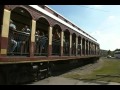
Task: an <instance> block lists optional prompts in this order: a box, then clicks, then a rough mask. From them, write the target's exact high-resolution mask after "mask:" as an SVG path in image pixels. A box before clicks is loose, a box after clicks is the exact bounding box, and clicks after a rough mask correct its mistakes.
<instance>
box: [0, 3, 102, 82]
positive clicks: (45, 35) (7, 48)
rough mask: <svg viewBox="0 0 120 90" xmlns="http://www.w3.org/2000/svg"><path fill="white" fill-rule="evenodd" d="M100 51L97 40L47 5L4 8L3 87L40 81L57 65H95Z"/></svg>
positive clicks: (0, 35) (0, 15) (0, 42)
mask: <svg viewBox="0 0 120 90" xmlns="http://www.w3.org/2000/svg"><path fill="white" fill-rule="evenodd" d="M10 22H12V23H13V24H12V25H11V26H12V29H11V28H10ZM14 25H15V26H16V28H15V29H13V27H15V26H14ZM24 27H25V28H24ZM26 27H27V28H28V29H26ZM23 28H24V29H23ZM11 33H12V34H11ZM99 51H100V46H99V44H98V43H97V40H96V39H94V38H93V37H92V36H90V35H89V34H87V33H86V32H84V31H83V30H82V29H80V28H79V27H77V26H76V25H75V24H73V23H72V22H70V21H69V20H68V19H66V18H64V17H63V16H62V15H60V14H58V13H57V12H56V11H54V10H52V9H51V8H49V7H48V6H46V5H0V84H17V83H23V82H26V81H30V80H35V79H37V80H39V79H40V78H42V77H45V76H46V77H47V76H48V75H50V74H51V69H52V68H54V65H55V64H58V63H63V62H67V63H68V62H69V63H72V62H73V63H74V62H77V63H78V62H86V61H87V60H89V61H93V60H96V59H98V58H99V57H100V55H99Z"/></svg>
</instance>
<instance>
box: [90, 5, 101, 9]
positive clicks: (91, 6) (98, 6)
mask: <svg viewBox="0 0 120 90" xmlns="http://www.w3.org/2000/svg"><path fill="white" fill-rule="evenodd" d="M89 7H90V8H97V9H98V8H102V5H89Z"/></svg>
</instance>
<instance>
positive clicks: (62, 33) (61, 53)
mask: <svg viewBox="0 0 120 90" xmlns="http://www.w3.org/2000/svg"><path fill="white" fill-rule="evenodd" d="M63 36H64V32H63V31H61V36H60V37H61V49H60V50H61V52H60V55H61V56H63V38H64V37H63Z"/></svg>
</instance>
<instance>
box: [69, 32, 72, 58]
mask: <svg viewBox="0 0 120 90" xmlns="http://www.w3.org/2000/svg"><path fill="white" fill-rule="evenodd" d="M71 53H72V34H70V51H69V55H70V56H71Z"/></svg>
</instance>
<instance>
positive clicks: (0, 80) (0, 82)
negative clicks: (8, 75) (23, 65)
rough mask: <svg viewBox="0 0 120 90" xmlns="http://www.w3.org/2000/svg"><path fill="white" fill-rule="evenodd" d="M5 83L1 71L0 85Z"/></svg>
mask: <svg viewBox="0 0 120 90" xmlns="http://www.w3.org/2000/svg"><path fill="white" fill-rule="evenodd" d="M4 84H5V77H4V75H3V74H2V73H0V85H4Z"/></svg>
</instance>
